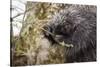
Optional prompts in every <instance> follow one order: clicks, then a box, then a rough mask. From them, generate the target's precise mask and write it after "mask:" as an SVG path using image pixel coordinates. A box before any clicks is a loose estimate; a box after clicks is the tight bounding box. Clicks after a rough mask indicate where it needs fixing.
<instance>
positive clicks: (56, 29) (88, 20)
mask: <svg viewBox="0 0 100 67" xmlns="http://www.w3.org/2000/svg"><path fill="white" fill-rule="evenodd" d="M44 28H45V29H46V30H47V31H49V32H50V33H52V34H53V35H52V34H50V33H47V32H46V31H45V32H44V34H45V36H46V37H47V38H48V39H49V40H50V41H51V42H52V43H57V42H56V41H59V42H62V41H64V42H65V43H66V44H72V45H73V47H70V48H67V47H66V52H65V55H66V61H65V62H68V63H70V62H87V61H96V7H95V6H77V5H76V6H70V7H69V8H67V9H65V10H63V11H62V12H60V13H58V14H56V15H55V16H54V17H53V19H52V20H51V21H50V22H49V23H48V24H47V25H46V26H45V27H44Z"/></svg>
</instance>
